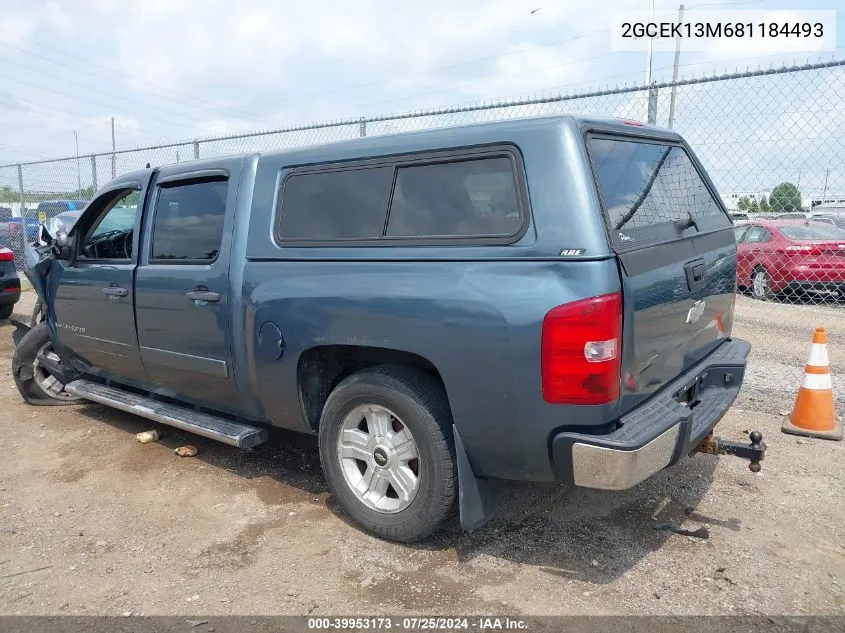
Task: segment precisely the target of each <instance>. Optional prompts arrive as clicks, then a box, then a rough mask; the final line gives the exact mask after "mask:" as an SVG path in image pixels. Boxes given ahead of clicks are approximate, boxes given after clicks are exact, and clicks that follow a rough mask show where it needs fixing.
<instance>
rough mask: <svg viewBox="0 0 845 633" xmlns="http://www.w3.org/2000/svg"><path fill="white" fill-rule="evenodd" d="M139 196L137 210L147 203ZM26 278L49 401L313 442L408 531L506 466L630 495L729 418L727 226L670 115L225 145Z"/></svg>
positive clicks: (368, 510)
mask: <svg viewBox="0 0 845 633" xmlns="http://www.w3.org/2000/svg"><path fill="white" fill-rule="evenodd" d="M127 208H129V209H130V212H127ZM47 237H49V238H50V239H46V240H45V243H44V244H39V245H38V246H37V247H36V250H37V253H38V255H37V256H35V257H33V261H32V262H31V263H32V266H31V267H30V268H29V270H28V271H27V274H28V275H29V276H30V278H31V279H32V280H33V283H34V285H35V287H36V288H37V290H38V292H39V294H40V295H41V296H42V297H43V298H44V300H45V305H46V306H47V310H46V317H45V320H44V321H43V322H40V323H38V324H37V325H35V326H34V327H31V328H30V327H29V326H27V325H25V324H22V323H18V324H17V327H18V330H17V332H16V341H17V347H16V352H15V356H14V360H13V373H14V379H15V382H16V384H17V386H18V389H19V390H20V392H21V394H22V396H23V397H24V398H25V399H26V400H27V401H28V402H30V403H32V404H62V403H69V402H78V401H79V400H80V399H84V400H89V401H93V402H99V403H102V404H105V405H108V406H110V407H114V408H116V409H121V410H124V411H128V412H131V413H135V414H137V415H139V416H143V417H146V418H150V419H153V420H157V421H159V422H162V423H165V424H169V425H173V426H175V427H178V428H181V429H186V430H189V431H192V432H194V433H197V434H199V435H202V436H205V437H210V438H214V439H216V440H220V441H222V442H225V443H228V444H230V445H233V446H236V447H240V448H242V449H254V448H255V447H257V446H259V445H260V444H262V443H263V442H265V441H266V440H267V438H268V435H267V427H281V428H285V429H292V430H295V431H300V432H303V433H311V434H314V435H316V436H317V437H318V442H319V451H320V458H321V463H322V466H323V469H324V472H325V475H326V478H327V480H328V484H329V487H330V489H331V491H332V493H333V495H334V496H335V498H336V499H337V501H338V503H339V505H340V506H341V507H342V508H343V509H344V510H345V512H346V513H348V515H349V516H350V517H351V518H352V519H353V520H354V521H356V522H357V523H358V524H359V525H360V526H362V527H363V528H364V529H366V530H368V531H370V532H371V533H373V534H376V535H378V536H380V537H383V538H386V539H391V540H395V541H401V542H412V541H417V540H420V539H423V538H426V537H427V536H429V535H431V534H433V533H434V532H435V531H437V530H438V529H439V528H441V526H442V525H443V524H444V522H445V521H446V520H447V519H448V518H449V516H450V515H451V514H452V512H453V511H454V509H455V508H456V507H457V508H458V509H459V516H460V520H461V523H462V525H463V526H464V527H465V528H467V529H474V528H476V527H479V526H480V525H482V524H483V523H484V522H485V521H486V520H488V519H489V517H490V516H491V515H492V514H493V512H494V508H495V499H496V490H497V483H498V482H500V481H501V480H520V481H561V482H567V483H569V484H573V485H576V486H584V487H588V488H597V489H609V490H618V489H624V488H629V487H631V486H634V485H636V484H638V483H640V482H642V481H643V480H645V479H646V478H648V477H649V476H651V475H653V474H654V473H656V472H658V471H660V470H662V469H664V468H666V467H668V466H671V465H673V464H675V463H677V462H678V461H679V460H681V459H683V458H685V457H686V456H688V455H691V454H692V453H694V452H695V451H705V452H710V453H717V454H734V455H737V456H740V457H743V458H746V459H748V460H749V467H750V468H751V469H752V470H753V471H756V470H759V468H760V460H761V459H762V457H763V455H764V452H765V444H764V443H763V442H762V438H761V436H760V435H759V434H758V433H756V432H754V433H752V434H751V437H750V438H749V442H748V443H734V442H730V441H726V440H723V439H721V438H718V437H716V436H714V434H713V428H714V426H715V425H716V423H717V422H718V421H719V420H720V419H721V417H722V416H723V415H724V413H725V412H726V411H727V409H728V408H729V407H730V405H731V403H732V402H733V401H734V399H735V397H736V395H737V393H738V391H739V389H740V385H741V383H742V379H743V374H744V370H745V364H746V357H747V355H748V353H749V344H748V343H747V342H745V341H743V340H739V339H736V338H733V337H732V336H731V327H732V323H733V314H734V296H735V294H734V291H735V278H736V244H735V241H734V231H733V225H732V223H731V220H730V218H729V216H728V213H727V211H726V209H725V208H724V206H723V205H722V203H721V201H720V198H719V196H718V195H717V194H716V190H715V188H714V186H713V183H712V182H711V181H710V179H709V178H708V176H707V174H706V172H705V170H704V169H703V168H702V166H701V164H700V162H699V161H698V159H697V158H696V157H695V155H694V153H693V151H692V150H691V149H690V148H689V147H688V146H687V144H686V143H685V142H684V141H683V139H682V138H681V137H680V136H678V135H677V134H676V133H674V132H671V131H667V130H662V129H659V128H656V127H652V126H645V125H641V124H638V123H635V122H629V121H620V120H605V119H591V118H575V117H563V116H561V117H544V118H535V119H523V120H514V121H505V122H496V123H487V124H480V125H472V126H466V127H459V128H452V129H440V130H431V131H423V132H415V133H410V134H401V135H395V136H384V137H371V138H364V139H358V140H353V141H348V142H342V143H335V144H330V145H325V146H318V147H304V148H296V149H291V150H287V151H280V152H273V153H266V154H249V155H244V156H235V157H225V158H210V159H206V160H200V161H194V162H189V163H179V164H176V165H168V166H161V167H157V168H150V169H144V170H140V171H136V172H133V173H128V174H125V175H123V176H120V177H119V178H116V179H115V180H113V181H111V182H109V183H108V184H107V185H105V186H104V187H103V188H102V189H101V190H100V191H99V192H98V193H97V195H96V197H95V198H94V199H93V200H92V201H91V202H90V203H89V204H88V206H87V208H86V210H85V212H84V213H83V214H82V216H81V217H80V218H79V220H78V221H77V222H76V223H75V224H74V225H73V228H72V229H71V230H70V232H69V234H68V235H64V234H60V235H57V236H52V237H51V236H47Z"/></svg>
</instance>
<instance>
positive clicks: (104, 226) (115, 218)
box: [92, 206, 137, 236]
mask: <svg viewBox="0 0 845 633" xmlns="http://www.w3.org/2000/svg"><path fill="white" fill-rule="evenodd" d="M136 209H137V207H134V206H133V207H115V208H114V209H112V210H111V211H109V213H108V215H106V217H104V218H103V221H102V222H100V225H99V226H98V227H97V229H96V230H95V231H94V233H93V234H92V236H96V235H102V234H104V233H110V232H112V231H128V230H131V229H132V227H134V226H135V211H136Z"/></svg>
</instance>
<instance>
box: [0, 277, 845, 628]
mask: <svg viewBox="0 0 845 633" xmlns="http://www.w3.org/2000/svg"><path fill="white" fill-rule="evenodd" d="M33 299H34V297H33V295H32V293H31V292H30V293H27V294H26V296H25V299H24V300H22V301H21V303H19V304H18V310H17V312H18V313H19V317H22V318H24V319H25V318H26V315H28V313H29V310H30V308H31V306H32V301H33ZM737 313H738V316H737V323H736V325H735V330H734V334H735V335H736V336H739V337H742V338H746V339H749V340H750V341H751V343H752V345H753V352H752V357H751V360H750V363H749V368H748V373H747V378H746V383H745V385H744V386H743V390H742V393H741V395H740V397H739V400H738V401H737V403H736V404H735V406H734V407H733V408H732V409H731V410H730V412H729V413H728V415H727V416H726V417H725V418H724V420H723V421H722V423H721V424H720V427H719V432H720V434H722V435H723V436H726V437H728V438H732V439H743V437H744V436H743V432H744V431H749V430H754V429H758V430H760V431H762V432H763V434H764V437H765V439H766V442H767V444H768V446H769V450H768V454H767V456H766V459H765V461H764V462H763V471H762V472H761V473H759V474H753V473H751V472H749V470H748V468H747V465H746V463H745V462H743V461H740V460H738V459H734V458H721V459H716V458H714V457H712V456H706V455H698V456H696V457H694V458H692V459H687V460H685V461H684V462H682V463H681V464H679V465H678V466H676V467H675V468H672V469H670V470H667V471H664V472H662V473H660V474H659V475H657V476H655V477H654V478H652V479H651V480H649V481H648V482H645V483H643V484H641V485H639V486H637V487H636V488H634V489H632V490H629V491H625V492H616V493H611V492H599V491H590V490H579V489H573V488H568V487H564V486H560V485H522V484H520V485H509V486H508V487H507V488H506V489H505V491H504V495H503V497H502V499H501V501H500V504H499V512H498V516H497V518H496V519H494V520H493V521H492V522H491V523H489V524H488V525H487V526H486V527H485V528H483V529H481V530H479V531H477V532H475V533H472V534H464V533H462V532H461V531H460V529H459V528H458V527H457V526H453V527H451V528H450V530H449V531H447V533H445V534H444V535H442V536H440V537H438V539H437V540H436V541H435V542H432V543H427V544H425V545H423V546H416V547H407V546H400V545H393V544H389V543H385V542H382V541H379V540H377V539H374V538H371V537H369V536H367V535H365V534H363V533H362V532H360V531H359V530H357V529H356V528H355V527H354V526H352V525H350V524H349V523H348V522H347V521H346V520H345V518H344V517H343V516H342V514H341V513H340V512H339V510H338V509H337V508H336V507H335V505H334V503H333V500H332V498H331V497H330V495H329V494H328V492H327V488H326V484H325V480H324V479H323V476H322V473H321V471H320V467H319V460H318V455H317V444H316V440H315V439H313V438H311V437H307V436H300V435H293V434H276V435H274V438H273V441H272V442H271V443H270V444H269V445H267V446H266V447H263V449H262V450H261V452H260V453H258V454H255V455H246V454H242V453H240V452H239V451H237V450H235V449H232V448H230V447H228V446H224V445H221V444H216V443H214V442H212V441H208V440H204V439H202V438H198V437H194V436H189V435H188V434H184V433H181V432H178V431H176V430H172V429H168V428H167V427H159V428H163V429H164V431H165V433H166V435H165V436H164V437H163V439H162V440H161V441H160V442H159V443H154V444H140V443H138V442H136V440H135V434H136V433H138V432H140V431H144V430H148V429H151V428H155V425H153V424H151V423H150V422H148V421H146V420H143V419H141V418H137V417H134V416H131V415H127V414H123V413H120V412H117V411H113V410H110V409H107V408H105V407H102V406H99V405H78V406H73V407H46V408H37V407H30V406H27V405H25V404H24V403H23V401H22V400H21V399H20V397H19V396H18V393H17V391H16V389H15V386H14V383H13V382H12V379H11V377H10V372H9V369H8V368H9V365H10V358H11V355H12V350H13V344H12V340H11V332H12V327H11V326H9V324H8V322H2V323H0V361H2V364H3V367H4V368H5V369H3V370H2V372H0V411H1V413H0V438H2V441H0V613H3V614H108V615H120V614H127V613H130V612H131V613H133V614H145V615H151V614H161V615H163V614H172V615H176V614H192V613H193V614H196V613H200V614H204V615H223V614H298V615H305V614H314V615H318V614H326V615H328V614H331V615H352V614H362V615H365V614H370V615H379V614H408V613H427V614H446V615H455V614H490V613H494V614H500V615H502V614H512V615H520V614H526V615H527V614H531V615H548V614H616V615H619V614H734V613H748V614H750V613H766V614H845V537H843V525H845V474H843V472H845V471H843V456H845V443H843V442H830V441H824V440H814V439H799V438H796V437H794V436H790V435H784V434H782V433H781V432H780V425H781V421H782V417H781V416H782V414H784V413H786V412H787V411H788V410H789V409H790V408H791V405H792V400H793V398H794V395H795V391H796V390H797V387H798V384H799V381H800V377H801V372H802V369H803V364H804V362H805V360H806V356H807V354H808V352H809V345H810V340H811V337H812V330H813V327H814V326H816V325H823V326H826V327H827V328H828V329H829V332H830V345H829V352H830V356H831V360H832V371H833V373H834V377H835V389H836V390H837V394H838V396H839V401H838V412H839V413H840V415H841V414H842V412H843V404H845V384H843V380H842V377H843V376H845V310H843V308H841V307H839V308H836V307H830V308H825V307H796V306H780V305H775V304H764V303H760V302H755V301H753V300H751V299H749V298H739V299H738V301H737ZM186 442H190V443H192V444H194V445H195V446H197V447H198V448H199V451H200V452H199V455H198V456H197V457H194V458H180V457H178V456H176V455H175V454H174V452H173V451H174V448H176V447H177V446H180V445H182V444H184V443H186ZM666 522H670V523H673V524H675V525H679V526H682V527H684V528H688V529H691V530H695V529H698V528H700V527H706V528H707V530H708V533H709V538H707V539H701V538H694V537H690V536H682V535H678V534H675V533H672V532H668V531H663V530H658V529H655V527H654V526H655V525H658V524H661V523H666Z"/></svg>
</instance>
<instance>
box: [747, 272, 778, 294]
mask: <svg viewBox="0 0 845 633" xmlns="http://www.w3.org/2000/svg"><path fill="white" fill-rule="evenodd" d="M751 295H752V296H753V297H754V298H755V299H757V300H758V301H772V300H773V299H774V298H775V293H773V292H772V277H771V275H769V272H768V271H767V270H766V269H765V268H763V267H762V266H759V267H758V268H756V269H755V270H754V272H753V273H752V275H751Z"/></svg>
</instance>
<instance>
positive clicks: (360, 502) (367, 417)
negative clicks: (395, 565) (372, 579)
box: [319, 366, 457, 543]
mask: <svg viewBox="0 0 845 633" xmlns="http://www.w3.org/2000/svg"><path fill="white" fill-rule="evenodd" d="M451 424H452V416H451V413H450V411H449V406H448V402H447V400H446V394H445V393H444V391H443V388H442V386H441V385H440V384H439V383H437V382H436V381H435V380H434V379H433V378H432V377H431V376H430V375H428V374H426V373H424V372H422V371H418V370H413V369H408V368H403V367H390V366H382V367H376V368H373V369H367V370H364V371H360V372H358V373H355V374H353V375H351V376H349V377H347V378H346V379H344V380H343V381H341V383H340V384H339V385H338V386H337V387H336V388H335V389H334V391H332V393H331V394H330V395H329V398H328V400H327V401H326V405H325V407H324V408H323V413H322V416H321V418H320V432H319V436H320V462H321V463H322V466H323V471H324V472H325V474H326V479H327V480H328V484H329V488H330V489H331V491H332V494H333V495H334V497H335V499H336V500H337V502H338V504H339V505H340V507H341V508H342V509H343V510H344V512H346V513H347V514H348V515H349V516H350V517H351V518H352V519H353V520H354V521H355V522H356V523H357V524H358V525H360V526H361V527H362V528H363V529H364V530H366V531H367V532H369V533H371V534H373V535H375V536H378V537H380V538H384V539H387V540H391V541H397V542H400V543H413V542H416V541H420V540H422V539H425V538H427V537H428V536H430V535H431V534H433V533H434V532H435V531H437V530H438V529H439V528H440V527H441V526H442V525H443V523H444V522H445V521H446V519H447V518H448V517H449V516H450V514H451V513H452V511H453V510H454V508H455V498H456V490H457V467H456V463H455V448H454V443H453V439H452V435H451V432H450V430H451Z"/></svg>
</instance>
